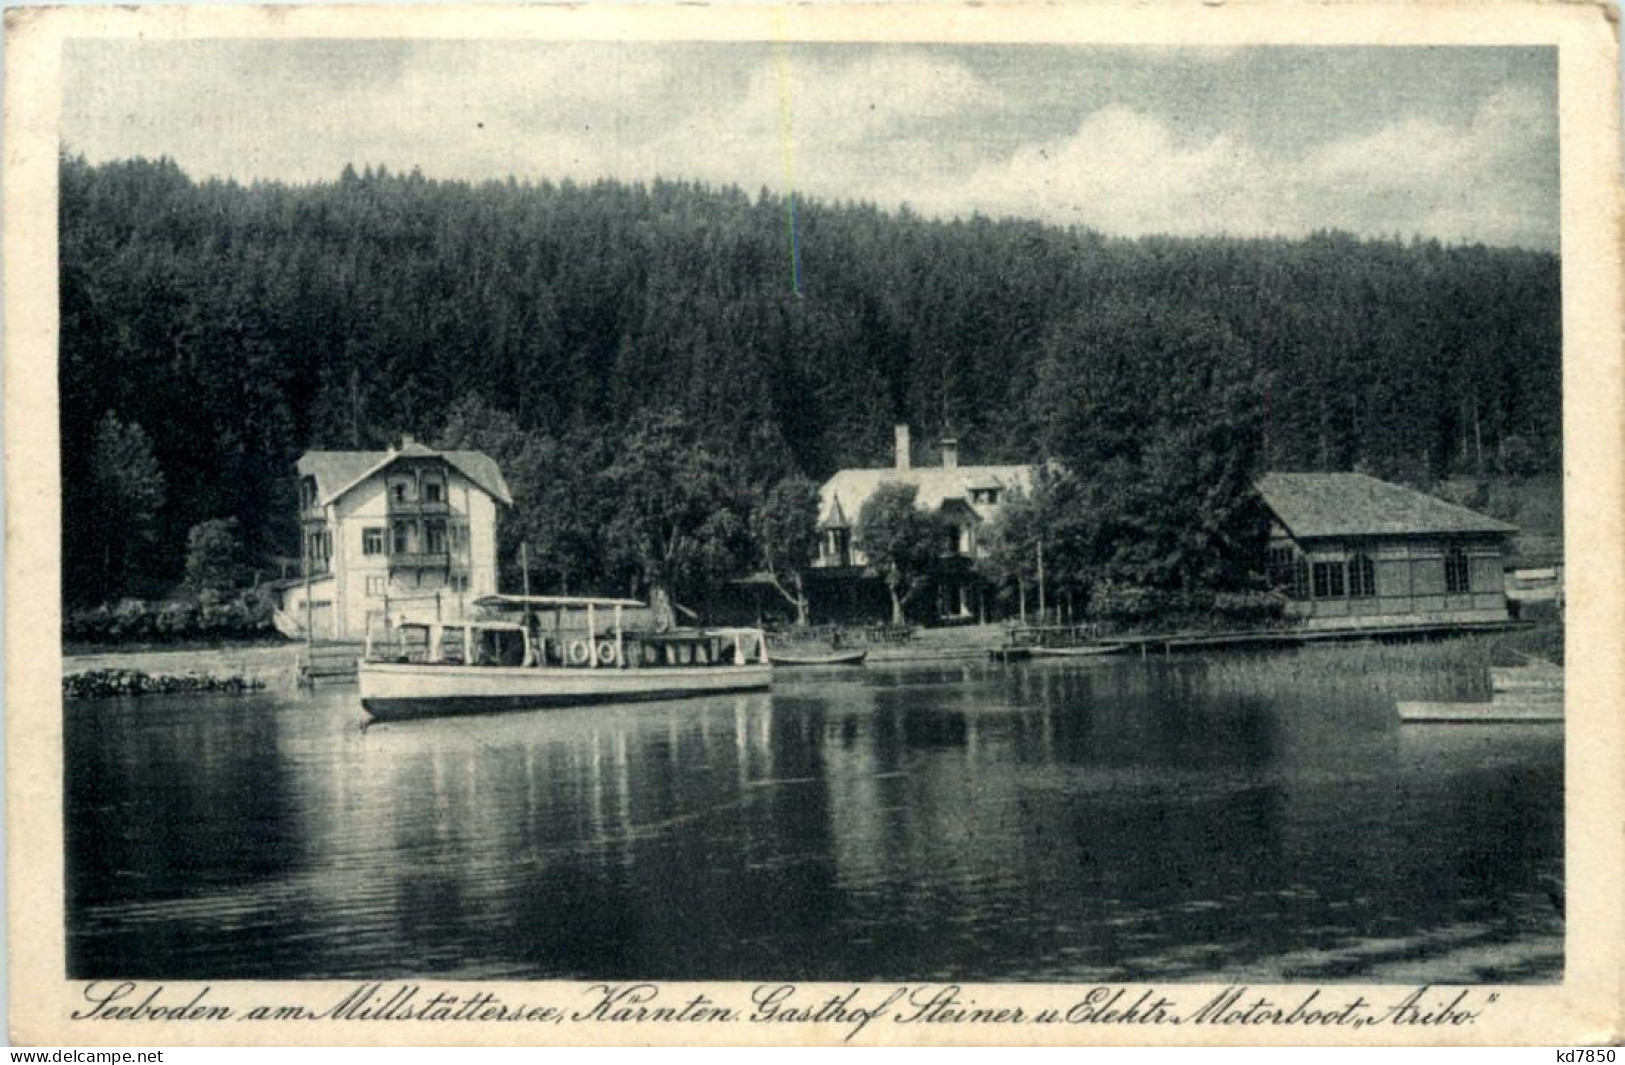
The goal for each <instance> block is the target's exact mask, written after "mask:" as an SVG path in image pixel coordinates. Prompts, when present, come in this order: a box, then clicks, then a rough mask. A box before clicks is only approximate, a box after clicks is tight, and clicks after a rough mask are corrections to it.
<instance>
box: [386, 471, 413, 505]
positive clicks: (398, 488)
mask: <svg viewBox="0 0 1625 1065" xmlns="http://www.w3.org/2000/svg"><path fill="white" fill-rule="evenodd" d="M412 497H413V492H412V482H411V481H410V480H408V479H407V478H405V477H396V478H394V479H393V480H391V481H390V482H389V498H390V499H391V500H393V501H394V502H396V503H410V502H411V501H412Z"/></svg>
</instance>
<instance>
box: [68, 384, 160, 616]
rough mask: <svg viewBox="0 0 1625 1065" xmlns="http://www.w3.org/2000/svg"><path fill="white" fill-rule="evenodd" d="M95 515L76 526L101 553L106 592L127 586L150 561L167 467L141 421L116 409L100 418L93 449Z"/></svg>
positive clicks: (97, 553) (95, 554)
mask: <svg viewBox="0 0 1625 1065" xmlns="http://www.w3.org/2000/svg"><path fill="white" fill-rule="evenodd" d="M89 487H90V489H91V493H90V496H91V500H92V502H93V508H87V509H89V513H88V514H86V515H84V517H88V518H89V519H90V520H89V521H88V522H86V523H84V524H83V525H79V526H76V527H75V530H74V531H75V532H76V533H77V534H78V535H80V536H82V537H83V538H84V539H85V540H87V541H89V543H90V544H91V545H92V552H93V557H99V559H100V562H101V565H100V567H99V572H100V573H101V578H102V588H103V589H104V594H106V595H107V596H108V597H109V598H112V597H113V596H115V595H117V594H119V593H121V592H123V591H125V590H126V589H127V588H129V586H130V585H131V583H132V578H133V577H134V575H135V574H136V573H137V572H138V571H139V570H140V568H141V566H142V564H143V563H144V562H145V561H146V559H147V555H148V553H149V552H150V551H151V550H152V548H153V546H154V544H155V543H156V540H157V536H158V515H159V511H160V509H161V508H162V507H163V505H164V471H163V470H162V469H160V468H159V466H158V460H157V458H156V457H154V455H153V453H152V444H151V442H150V441H149V440H148V438H147V434H146V433H145V432H143V431H142V429H141V426H139V425H135V424H133V423H132V424H126V423H124V422H122V421H120V420H119V418H118V416H117V415H115V414H114V413H113V412H112V411H108V412H107V413H106V414H104V415H103V416H102V419H101V420H100V421H99V422H97V423H96V433H95V437H94V442H93V444H92V446H91V450H90V486H89Z"/></svg>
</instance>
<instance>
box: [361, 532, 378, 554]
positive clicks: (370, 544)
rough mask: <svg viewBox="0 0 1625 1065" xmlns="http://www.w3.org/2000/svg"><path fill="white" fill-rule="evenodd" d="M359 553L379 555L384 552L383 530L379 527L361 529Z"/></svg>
mask: <svg viewBox="0 0 1625 1065" xmlns="http://www.w3.org/2000/svg"><path fill="white" fill-rule="evenodd" d="M361 553H362V554H363V555H381V554H383V553H384V530H383V529H380V528H376V527H375V528H371V529H362V530H361Z"/></svg>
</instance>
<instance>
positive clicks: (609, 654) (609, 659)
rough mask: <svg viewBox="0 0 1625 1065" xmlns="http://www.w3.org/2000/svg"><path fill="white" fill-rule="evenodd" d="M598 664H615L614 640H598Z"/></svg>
mask: <svg viewBox="0 0 1625 1065" xmlns="http://www.w3.org/2000/svg"><path fill="white" fill-rule="evenodd" d="M598 664H599V665H601V666H613V665H614V664H615V641H614V640H599V641H598Z"/></svg>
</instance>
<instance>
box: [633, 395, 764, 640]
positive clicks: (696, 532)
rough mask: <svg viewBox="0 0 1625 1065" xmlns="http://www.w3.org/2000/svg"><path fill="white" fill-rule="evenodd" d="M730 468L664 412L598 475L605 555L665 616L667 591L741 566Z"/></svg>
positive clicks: (741, 522) (691, 587)
mask: <svg viewBox="0 0 1625 1065" xmlns="http://www.w3.org/2000/svg"><path fill="white" fill-rule="evenodd" d="M728 473H729V471H728V469H727V467H726V465H725V464H724V463H723V462H722V461H721V460H720V459H719V458H718V457H717V456H716V455H715V454H714V453H712V452H711V451H710V449H708V448H707V447H705V446H704V445H703V444H701V443H699V442H698V441H696V440H695V439H694V438H693V436H692V435H691V433H690V432H689V430H688V427H687V425H686V423H685V421H684V419H683V418H682V416H681V415H679V414H676V413H675V412H665V413H662V414H658V415H655V416H654V417H652V418H650V420H649V421H648V422H647V423H646V424H644V425H641V426H638V427H637V428H635V429H634V430H632V432H631V433H629V434H628V435H627V436H626V438H625V439H624V440H622V441H620V442H619V443H618V445H617V447H616V453H615V457H614V461H613V462H611V463H610V465H609V467H608V468H607V469H606V470H604V472H603V473H602V475H601V483H602V486H603V495H604V497H605V498H606V499H607V500H608V505H609V512H608V520H607V522H606V523H605V526H604V529H603V536H604V541H605V544H606V546H607V549H608V552H609V558H610V561H611V563H612V564H613V565H615V566H617V567H619V568H621V569H622V570H623V571H626V572H630V573H631V575H632V587H633V589H634V590H639V589H645V588H646V589H648V592H649V596H650V601H651V604H652V605H653V606H654V608H655V610H656V615H657V618H658V617H660V615H662V614H665V617H664V618H662V620H664V621H666V622H667V623H670V622H671V620H672V618H671V615H670V614H669V612H668V611H669V605H670V603H671V596H672V595H673V593H677V594H682V593H685V592H689V591H698V590H701V589H703V588H704V587H705V586H706V585H707V584H708V583H710V582H713V581H716V580H718V579H721V578H722V577H724V576H726V575H728V574H730V573H732V572H735V571H737V569H738V567H739V564H740V561H741V556H742V555H743V553H744V547H745V545H744V533H745V522H746V516H745V513H744V511H743V509H742V508H741V506H740V504H739V500H738V498H737V488H736V486H735V484H734V483H733V482H732V481H731V480H730V479H729V476H728Z"/></svg>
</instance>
